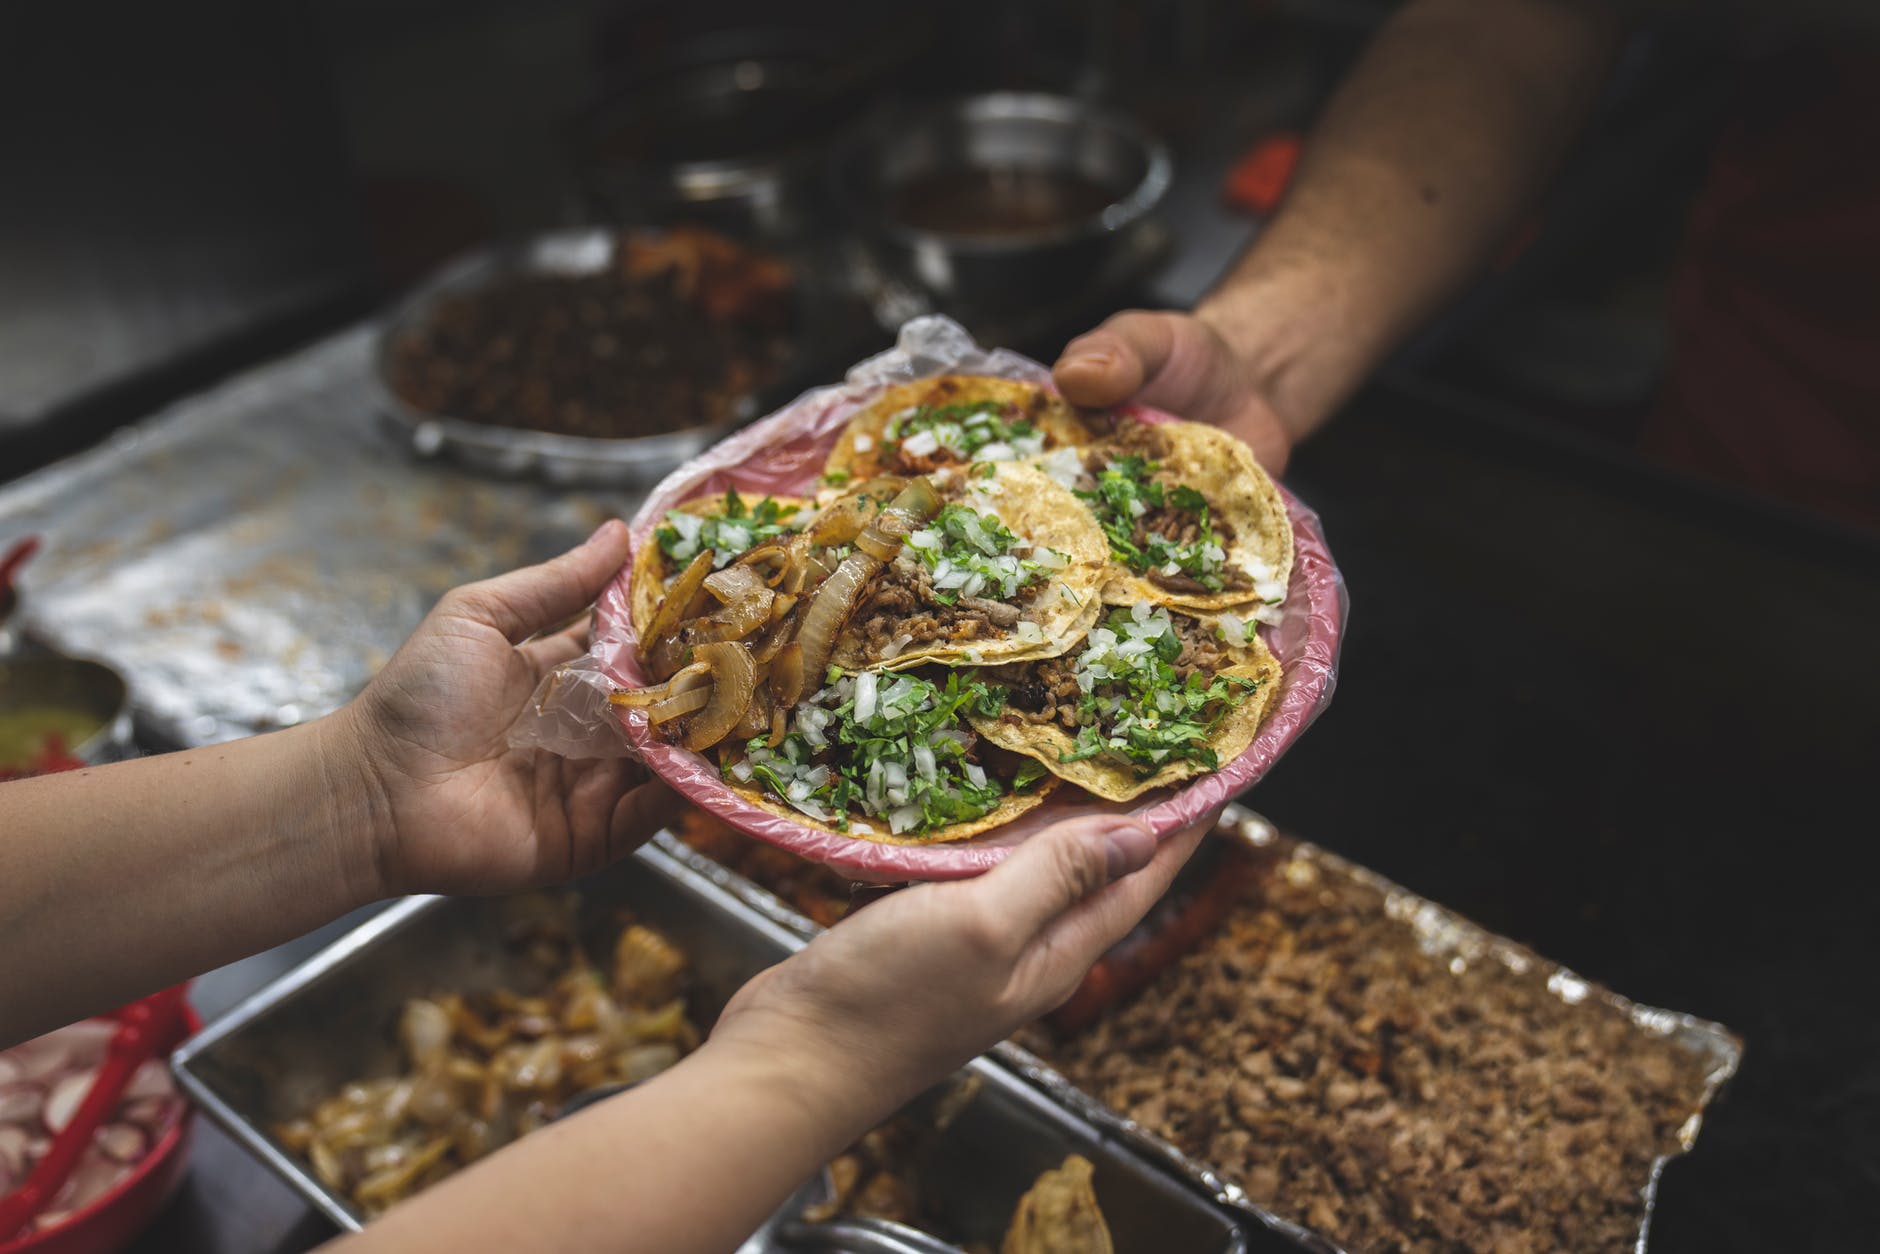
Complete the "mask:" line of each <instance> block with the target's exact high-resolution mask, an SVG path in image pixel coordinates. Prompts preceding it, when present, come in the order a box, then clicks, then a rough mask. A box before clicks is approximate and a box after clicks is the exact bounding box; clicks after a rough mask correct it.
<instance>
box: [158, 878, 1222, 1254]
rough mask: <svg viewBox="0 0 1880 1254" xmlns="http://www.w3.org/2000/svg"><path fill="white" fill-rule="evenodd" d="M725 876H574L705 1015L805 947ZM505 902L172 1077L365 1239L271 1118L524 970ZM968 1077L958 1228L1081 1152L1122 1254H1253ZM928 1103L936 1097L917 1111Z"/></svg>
mask: <svg viewBox="0 0 1880 1254" xmlns="http://www.w3.org/2000/svg"><path fill="white" fill-rule="evenodd" d="M688 852H689V851H688ZM693 857H694V858H696V855H693ZM719 878H720V877H719V876H711V875H707V874H704V873H701V871H700V870H699V869H697V868H696V866H695V865H692V864H688V862H687V861H682V860H680V859H677V858H674V857H672V856H670V855H669V854H667V853H666V852H664V851H662V850H661V849H657V848H648V849H642V850H641V851H640V853H639V854H638V855H637V856H636V857H634V858H631V859H628V860H627V861H626V862H624V863H622V864H620V865H619V866H617V867H615V868H613V869H612V870H610V871H607V872H605V873H603V874H601V875H597V876H594V877H592V878H589V879H587V880H583V881H581V882H580V883H579V884H577V885H575V891H576V892H577V893H578V894H579V895H580V897H581V899H582V908H583V910H584V911H586V910H605V909H608V908H610V907H613V906H616V905H623V906H625V907H627V908H628V909H629V910H631V911H632V912H633V913H634V914H635V915H636V916H637V917H639V918H641V919H644V920H645V921H646V922H648V923H649V924H651V925H652V926H654V927H656V928H658V929H659V930H661V931H663V932H665V933H666V934H667V935H668V936H670V937H671V938H672V939H673V941H674V942H675V943H677V944H678V945H679V946H680V947H681V948H682V949H684V950H685V952H686V953H687V954H688V955H689V956H690V958H691V960H692V966H693V971H694V974H695V979H696V984H695V993H694V998H693V1003H692V1009H693V1015H694V1018H695V1020H696V1021H697V1022H699V1023H701V1024H704V1023H709V1022H711V1021H712V1020H713V1019H714V1018H715V1017H716V1016H717V1013H718V1011H719V1010H720V1009H722V1007H723V1005H724V1003H725V1002H726V1001H727V1000H728V999H729V998H730V996H731V994H732V993H733V992H735V991H736V990H737V988H738V987H739V986H741V985H742V984H743V983H744V982H745V981H746V980H748V979H749V978H750V977H751V976H752V975H754V974H756V973H757V972H758V971H760V970H762V969H763V968H765V967H768V966H770V965H771V964H772V963H775V962H778V961H781V960H782V959H783V958H785V957H788V956H789V955H790V954H791V953H793V952H795V951H796V950H797V949H800V948H801V947H802V946H803V944H804V943H805V938H804V934H803V933H802V932H801V931H799V930H792V929H791V928H787V927H785V926H783V925H782V924H781V923H780V922H779V921H778V919H776V918H772V917H766V914H765V913H762V912H759V911H756V910H753V909H751V908H750V907H749V905H748V904H747V903H746V902H745V901H744V900H741V898H740V895H738V894H734V893H733V892H730V891H727V889H726V888H725V887H723V886H722V885H721V884H720V883H716V882H714V881H715V880H717V879H719ZM500 910H501V904H500V902H499V901H497V900H491V899H477V898H441V897H414V898H410V899H408V900H406V901H404V902H401V903H399V904H398V905H395V906H393V907H391V908H390V909H388V910H386V911H385V912H384V913H383V914H381V915H379V916H378V917H377V918H375V919H373V920H371V921H370V922H368V923H366V924H364V925H362V926H361V927H359V928H357V929H355V930H354V931H352V932H351V933H349V934H347V935H346V936H344V937H342V938H341V939H339V940H338V941H336V942H334V943H333V944H332V945H331V946H329V947H328V948H327V949H325V950H323V951H322V952H321V953H319V954H317V955H315V956H314V957H313V958H311V959H309V960H308V961H307V962H305V963H304V964H302V965H301V966H299V967H297V968H295V969H294V970H292V971H290V972H288V973H287V974H286V975H284V976H282V977H281V978H280V979H279V980H277V981H275V982H274V983H273V984H270V985H269V986H268V987H266V988H264V989H262V990H261V991H260V992H258V993H256V994H255V995H254V996H252V997H250V998H249V999H247V1000H246V1001H245V1002H243V1003H242V1004H241V1005H239V1006H237V1007H236V1008H235V1009H234V1010H232V1011H231V1012H230V1013H229V1014H228V1015H227V1016H225V1017H223V1018H222V1019H219V1020H217V1021H216V1022H215V1023H213V1024H211V1025H210V1026H209V1027H208V1028H207V1029H205V1030H204V1031H203V1032H201V1033H200V1034H198V1035H197V1036H196V1037H195V1038H193V1039H192V1040H190V1041H188V1042H186V1043H185V1044H184V1045H183V1047H182V1048H181V1049H179V1050H178V1051H177V1052H176V1054H175V1055H174V1057H173V1059H172V1065H173V1067H174V1069H175V1071H176V1074H177V1078H178V1081H179V1083H180V1084H181V1085H182V1087H183V1089H184V1091H185V1092H187V1093H188V1094H189V1096H190V1098H191V1099H192V1100H193V1101H195V1102H196V1103H197V1104H198V1105H199V1106H200V1107H201V1108H202V1109H203V1110H204V1112H205V1113H206V1114H207V1115H208V1116H209V1117H210V1118H211V1119H213V1120H214V1121H215V1122H216V1123H217V1124H219V1125H220V1126H221V1127H222V1128H223V1129H225V1130H226V1131H227V1132H228V1133H229V1135H230V1136H232V1137H233V1138H234V1139H235V1140H236V1141H238V1142H239V1143H240V1144H242V1145H243V1146H244V1147H246V1148H247V1149H248V1150H249V1151H250V1152H251V1153H253V1154H254V1155H255V1156H256V1157H257V1158H259V1159H260V1160H261V1161H262V1162H263V1163H264V1164H266V1165H267V1166H268V1167H269V1168H270V1169H272V1170H273V1171H274V1172H276V1173H277V1174H278V1175H280V1176H281V1178H282V1179H284V1180H285V1181H286V1182H287V1183H288V1184H289V1185H290V1186H291V1187H292V1188H293V1189H294V1190H295V1191H297V1192H298V1193H300V1194H301V1195H302V1196H303V1197H305V1198H306V1199H307V1201H308V1202H310V1203H311V1204H312V1205H313V1206H314V1207H316V1208H317V1209H318V1210H319V1211H320V1212H321V1213H323V1214H324V1215H326V1216H327V1217H328V1218H329V1219H331V1220H332V1221H333V1222H334V1223H336V1224H338V1225H339V1226H340V1227H341V1228H343V1229H347V1230H350V1231H357V1230H358V1229H359V1228H360V1227H361V1226H362V1218H361V1216H360V1215H359V1214H358V1213H357V1212H356V1211H355V1210H354V1209H353V1208H352V1206H351V1205H350V1203H348V1202H347V1201H346V1199H344V1198H342V1197H340V1196H338V1195H337V1194H335V1193H333V1192H332V1191H331V1190H329V1189H327V1188H326V1186H325V1185H323V1184H322V1183H321V1182H320V1181H319V1179H318V1178H317V1177H315V1176H314V1175H313V1173H312V1171H311V1170H310V1169H309V1168H308V1167H307V1166H305V1165H304V1164H303V1163H302V1162H301V1161H300V1160H299V1159H298V1158H297V1157H296V1156H295V1155H293V1154H291V1153H288V1152H287V1151H286V1150H284V1149H283V1148H282V1147H281V1146H280V1145H279V1144H278V1143H276V1141H275V1140H274V1138H273V1137H272V1135H271V1134H270V1132H269V1128H270V1127H271V1126H272V1125H273V1124H274V1123H276V1122H278V1121H280V1120H283V1119H287V1118H290V1117H292V1116H294V1115H297V1114H300V1113H302V1112H303V1111H304V1110H305V1109H306V1108H307V1107H308V1106H309V1105H311V1104H312V1103H313V1102H314V1101H316V1100H318V1099H319V1098H321V1097H323V1096H326V1095H327V1094H330V1093H331V1092H332V1091H333V1090H334V1089H336V1088H337V1087H338V1086H339V1085H341V1084H343V1083H345V1082H346V1081H348V1080H351V1079H354V1078H356V1077H359V1076H362V1075H370V1074H375V1073H376V1074H385V1073H388V1072H390V1071H392V1070H393V1069H395V1068H396V1067H397V1066H398V1064H399V1059H398V1048H397V1045H396V1043H395V1040H394V1031H393V1028H394V1024H395V1023H396V1020H397V1017H398V1013H399V1010H400V1008H401V1007H402V1006H403V1004H404V1002H405V1000H406V999H407V998H410V997H416V996H423V995H426V994H430V993H434V992H436V991H437V990H439V989H440V988H456V989H477V988H488V987H493V986H496V985H500V984H506V983H509V982H510V981H511V979H512V977H520V976H522V975H523V974H524V972H525V970H526V968H524V967H523V965H522V963H521V961H520V960H519V959H517V958H514V957H512V956H511V955H509V954H508V953H507V952H506V951H505V949H504V946H503V944H502V942H501V939H500V937H501V926H500V921H499V913H500ZM962 1076H969V1077H972V1082H973V1083H974V1084H975V1085H976V1086H977V1088H978V1092H977V1094H976V1095H975V1096H974V1097H973V1099H972V1100H971V1101H970V1102H969V1103H967V1104H966V1105H965V1106H964V1107H963V1108H962V1109H961V1110H960V1112H959V1113H958V1115H957V1116H955V1118H954V1120H953V1122H952V1123H951V1124H949V1126H948V1129H947V1132H946V1135H945V1136H944V1137H943V1138H940V1139H939V1140H937V1141H936V1147H937V1152H936V1154H935V1156H934V1159H933V1161H932V1162H931V1163H930V1164H928V1167H927V1169H928V1170H929V1171H931V1172H933V1173H934V1174H935V1185H936V1189H935V1195H936V1196H937V1197H939V1198H941V1199H943V1204H944V1206H945V1207H946V1208H947V1209H946V1211H945V1214H946V1218H947V1220H948V1221H949V1223H951V1224H952V1225H953V1226H955V1227H956V1228H957V1229H958V1230H960V1231H962V1232H965V1233H967V1234H969V1235H971V1236H974V1237H981V1236H982V1235H983V1236H986V1237H990V1239H992V1240H994V1241H995V1242H996V1240H997V1238H998V1235H999V1233H1000V1232H1002V1231H1003V1225H1004V1222H1005V1219H1006V1218H1007V1217H1009V1215H1010V1213H1011V1208H1012V1206H1013V1205H1014V1204H1015V1203H1016V1202H1017V1199H1018V1197H1019V1196H1020V1194H1022V1193H1023V1192H1024V1191H1025V1189H1026V1188H1028V1187H1029V1186H1030V1184H1031V1182H1032V1180H1033V1179H1034V1178H1035V1177H1036V1176H1037V1175H1038V1174H1039V1173H1040V1172H1042V1171H1044V1170H1045V1169H1047V1168H1049V1167H1054V1166H1056V1165H1058V1164H1059V1163H1060V1162H1062V1161H1063V1159H1064V1157H1065V1155H1067V1154H1070V1153H1079V1154H1082V1155H1084V1156H1085V1157H1086V1158H1088V1159H1090V1160H1091V1162H1092V1163H1093V1164H1095V1166H1096V1190H1097V1194H1098V1197H1099V1198H1100V1199H1101V1201H1102V1204H1103V1207H1104V1213H1105V1215H1106V1217H1107V1218H1108V1219H1109V1221H1110V1223H1111V1225H1112V1228H1113V1230H1114V1232H1115V1235H1116V1238H1117V1248H1118V1250H1119V1251H1123V1252H1124V1254H1128V1252H1129V1251H1132V1250H1139V1251H1144V1252H1145V1254H1146V1252H1148V1251H1163V1250H1170V1251H1190V1250H1192V1251H1196V1252H1197V1254H1244V1252H1245V1251H1246V1250H1247V1249H1248V1248H1249V1247H1248V1246H1247V1245H1246V1243H1245V1237H1244V1236H1243V1235H1242V1233H1241V1232H1240V1230H1239V1228H1238V1226H1237V1224H1236V1223H1235V1222H1234V1221H1233V1220H1232V1219H1231V1218H1230V1217H1229V1216H1228V1215H1226V1214H1225V1213H1223V1212H1222V1211H1221V1210H1220V1209H1218V1208H1217V1207H1215V1206H1214V1205H1213V1204H1212V1203H1211V1202H1209V1201H1208V1199H1206V1198H1205V1197H1203V1196H1201V1195H1200V1194H1199V1193H1197V1192H1196V1191H1194V1190H1193V1189H1190V1188H1188V1187H1187V1186H1185V1185H1184V1184H1182V1183H1181V1182H1179V1181H1177V1180H1174V1179H1172V1178H1170V1177H1169V1176H1168V1175H1167V1174H1166V1173H1164V1172H1162V1171H1160V1170H1159V1169H1157V1168H1156V1167H1154V1166H1153V1165H1151V1164H1149V1163H1146V1162H1144V1161H1142V1160H1141V1159H1140V1158H1138V1157H1137V1156H1136V1155H1135V1154H1134V1153H1133V1152H1132V1151H1130V1150H1129V1149H1127V1148H1125V1147H1124V1146H1123V1145H1121V1144H1119V1143H1118V1142H1117V1141H1116V1139H1115V1138H1114V1137H1112V1136H1109V1135H1107V1134H1105V1133H1103V1132H1101V1131H1099V1130H1098V1129H1096V1128H1094V1127H1093V1126H1091V1125H1090V1124H1089V1123H1088V1122H1086V1121H1085V1120H1084V1119H1082V1118H1081V1117H1079V1116H1078V1115H1076V1114H1073V1113H1071V1112H1069V1111H1067V1110H1064V1109H1062V1108H1060V1107H1059V1106H1058V1105H1056V1104H1055V1103H1054V1102H1053V1101H1052V1100H1051V1099H1050V1098H1048V1097H1046V1096H1045V1095H1043V1094H1042V1093H1040V1092H1039V1091H1037V1090H1036V1089H1035V1088H1033V1087H1032V1086H1030V1085H1028V1084H1026V1083H1025V1082H1024V1081H1023V1080H1021V1079H1019V1078H1018V1077H1016V1076H1014V1075H1012V1074H1011V1073H1010V1072H1009V1071H1007V1070H1006V1069H1005V1068H1003V1067H1001V1066H999V1065H997V1064H996V1063H993V1062H991V1061H989V1060H988V1059H984V1058H981V1059H976V1060H974V1061H973V1062H972V1063H970V1064H969V1065H968V1067H967V1068H966V1070H965V1072H963V1073H962ZM958 1081H959V1077H956V1078H955V1080H954V1081H950V1082H949V1083H948V1084H947V1085H942V1086H940V1088H941V1089H945V1088H947V1087H949V1086H950V1085H951V1084H953V1083H958ZM932 1100H933V1095H931V1094H930V1095H929V1096H928V1097H926V1098H923V1099H921V1102H918V1103H916V1105H917V1106H920V1105H922V1104H923V1103H930V1102H931V1101H932ZM772 1248H778V1247H773V1246H771V1245H769V1244H767V1243H766V1241H765V1239H764V1238H762V1237H761V1236H760V1237H759V1238H755V1239H754V1240H753V1242H752V1243H750V1244H747V1245H746V1246H745V1247H744V1249H745V1254H767V1251H769V1250H770V1249H772Z"/></svg>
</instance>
